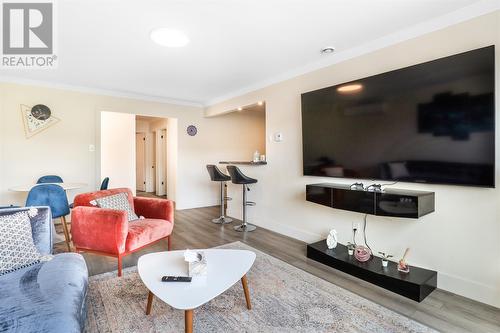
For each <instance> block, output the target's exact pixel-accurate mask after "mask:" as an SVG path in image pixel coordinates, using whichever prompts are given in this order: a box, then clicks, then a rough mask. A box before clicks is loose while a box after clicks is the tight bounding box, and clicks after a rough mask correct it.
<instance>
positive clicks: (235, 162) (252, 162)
mask: <svg viewBox="0 0 500 333" xmlns="http://www.w3.org/2000/svg"><path fill="white" fill-rule="evenodd" d="M219 164H242V165H267V162H266V161H259V162H254V161H220V162H219Z"/></svg>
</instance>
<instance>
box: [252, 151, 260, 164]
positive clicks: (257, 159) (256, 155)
mask: <svg viewBox="0 0 500 333" xmlns="http://www.w3.org/2000/svg"><path fill="white" fill-rule="evenodd" d="M259 157H260V154H259V151H258V150H256V151H255V153H253V161H254V162H258V161H259Z"/></svg>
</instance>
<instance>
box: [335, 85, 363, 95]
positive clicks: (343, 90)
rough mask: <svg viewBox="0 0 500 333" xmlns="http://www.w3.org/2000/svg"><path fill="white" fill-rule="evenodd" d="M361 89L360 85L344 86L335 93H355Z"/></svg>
mask: <svg viewBox="0 0 500 333" xmlns="http://www.w3.org/2000/svg"><path fill="white" fill-rule="evenodd" d="M361 89H363V85H362V84H360V83H353V84H346V85H343V86H340V87H338V88H337V91H338V92H339V93H341V94H349V93H355V92H358V91H360V90H361Z"/></svg>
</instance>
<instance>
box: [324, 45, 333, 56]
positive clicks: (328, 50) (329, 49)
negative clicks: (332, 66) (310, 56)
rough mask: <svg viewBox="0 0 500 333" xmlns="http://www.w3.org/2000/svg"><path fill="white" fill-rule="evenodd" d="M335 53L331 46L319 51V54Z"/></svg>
mask: <svg viewBox="0 0 500 333" xmlns="http://www.w3.org/2000/svg"><path fill="white" fill-rule="evenodd" d="M333 52H335V48H334V47H333V46H327V47H324V48H322V49H321V54H330V53H333Z"/></svg>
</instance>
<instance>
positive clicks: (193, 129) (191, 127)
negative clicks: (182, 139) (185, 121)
mask: <svg viewBox="0 0 500 333" xmlns="http://www.w3.org/2000/svg"><path fill="white" fill-rule="evenodd" d="M186 132H187V134H188V135H189V136H195V135H196V134H197V133H198V129H197V128H196V126H194V125H189V126H188V127H187V129H186Z"/></svg>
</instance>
